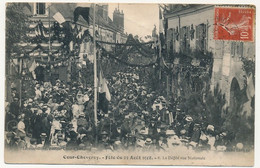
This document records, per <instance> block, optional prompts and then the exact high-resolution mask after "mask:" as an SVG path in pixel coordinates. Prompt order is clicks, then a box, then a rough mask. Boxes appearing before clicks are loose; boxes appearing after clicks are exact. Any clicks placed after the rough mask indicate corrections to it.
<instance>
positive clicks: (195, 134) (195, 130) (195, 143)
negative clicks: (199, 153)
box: [190, 124, 201, 148]
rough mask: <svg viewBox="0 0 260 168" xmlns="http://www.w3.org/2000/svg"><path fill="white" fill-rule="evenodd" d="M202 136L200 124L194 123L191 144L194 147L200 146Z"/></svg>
mask: <svg viewBox="0 0 260 168" xmlns="http://www.w3.org/2000/svg"><path fill="white" fill-rule="evenodd" d="M200 136H201V130H200V124H194V128H193V133H192V136H191V139H190V140H191V142H190V146H192V148H195V147H197V146H198V143H199V140H200Z"/></svg>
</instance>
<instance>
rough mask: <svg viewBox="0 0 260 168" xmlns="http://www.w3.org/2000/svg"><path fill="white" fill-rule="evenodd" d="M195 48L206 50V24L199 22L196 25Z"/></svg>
mask: <svg viewBox="0 0 260 168" xmlns="http://www.w3.org/2000/svg"><path fill="white" fill-rule="evenodd" d="M196 49H197V50H198V51H202V52H205V51H206V25H205V24H200V25H198V26H196Z"/></svg>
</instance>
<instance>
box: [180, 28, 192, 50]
mask: <svg viewBox="0 0 260 168" xmlns="http://www.w3.org/2000/svg"><path fill="white" fill-rule="evenodd" d="M189 31H190V26H183V27H182V28H181V29H180V42H181V46H180V49H181V51H182V52H184V53H185V52H188V51H189V49H190V38H189V37H190V32H189Z"/></svg>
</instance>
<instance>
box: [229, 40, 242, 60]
mask: <svg viewBox="0 0 260 168" xmlns="http://www.w3.org/2000/svg"><path fill="white" fill-rule="evenodd" d="M243 44H244V43H243V42H235V41H233V42H231V51H230V54H231V56H232V57H243V52H244V51H243V48H244V45H243Z"/></svg>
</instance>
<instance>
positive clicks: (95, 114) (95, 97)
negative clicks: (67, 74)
mask: <svg viewBox="0 0 260 168" xmlns="http://www.w3.org/2000/svg"><path fill="white" fill-rule="evenodd" d="M95 17H96V4H94V8H93V43H94V47H93V48H94V120H95V127H96V128H97V55H96V36H95V27H96V18H95Z"/></svg>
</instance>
